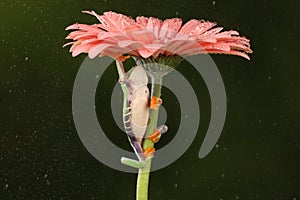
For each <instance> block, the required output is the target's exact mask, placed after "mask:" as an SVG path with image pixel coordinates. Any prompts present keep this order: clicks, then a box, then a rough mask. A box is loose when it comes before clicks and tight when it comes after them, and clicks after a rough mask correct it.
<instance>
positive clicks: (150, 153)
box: [143, 147, 155, 161]
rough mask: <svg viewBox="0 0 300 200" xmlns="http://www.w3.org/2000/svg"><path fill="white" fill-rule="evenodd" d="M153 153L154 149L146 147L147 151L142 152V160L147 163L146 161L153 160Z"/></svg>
mask: <svg viewBox="0 0 300 200" xmlns="http://www.w3.org/2000/svg"><path fill="white" fill-rule="evenodd" d="M154 152H155V148H153V147H148V149H146V150H145V151H144V152H143V156H144V160H145V161H147V160H149V159H151V158H153V157H154Z"/></svg>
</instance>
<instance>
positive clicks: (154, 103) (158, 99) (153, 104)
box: [150, 96, 162, 110]
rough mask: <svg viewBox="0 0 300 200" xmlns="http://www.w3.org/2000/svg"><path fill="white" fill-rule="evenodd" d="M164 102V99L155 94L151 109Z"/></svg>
mask: <svg viewBox="0 0 300 200" xmlns="http://www.w3.org/2000/svg"><path fill="white" fill-rule="evenodd" d="M161 104H162V99H161V98H158V97H157V96H153V97H152V98H151V101H150V109H155V110H157V109H158V106H160V105H161Z"/></svg>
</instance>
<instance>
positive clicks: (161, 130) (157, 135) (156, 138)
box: [148, 125, 168, 143]
mask: <svg viewBox="0 0 300 200" xmlns="http://www.w3.org/2000/svg"><path fill="white" fill-rule="evenodd" d="M167 131H168V127H167V126H166V125H161V126H159V127H158V128H157V129H155V131H154V133H153V134H151V135H150V136H149V137H148V139H149V140H151V141H152V142H153V143H157V142H158V141H159V139H160V137H161V135H162V134H163V133H165V132H167Z"/></svg>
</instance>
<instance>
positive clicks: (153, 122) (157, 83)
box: [136, 75, 162, 200]
mask: <svg viewBox="0 0 300 200" xmlns="http://www.w3.org/2000/svg"><path fill="white" fill-rule="evenodd" d="M151 81H152V90H151V97H153V96H157V97H160V95H161V82H162V76H160V75H156V76H151ZM149 117H150V122H149V124H148V126H147V130H146V134H145V135H146V138H145V141H144V143H143V149H144V150H146V149H147V148H149V147H154V143H153V142H152V141H151V140H149V139H148V138H147V137H148V136H149V135H151V134H152V133H154V131H155V128H156V127H157V120H158V109H157V110H154V109H150V116H149ZM151 160H152V159H149V160H147V161H146V163H145V166H144V167H143V168H141V169H140V170H139V173H138V178H137V185H136V200H148V185H149V176H150V170H151Z"/></svg>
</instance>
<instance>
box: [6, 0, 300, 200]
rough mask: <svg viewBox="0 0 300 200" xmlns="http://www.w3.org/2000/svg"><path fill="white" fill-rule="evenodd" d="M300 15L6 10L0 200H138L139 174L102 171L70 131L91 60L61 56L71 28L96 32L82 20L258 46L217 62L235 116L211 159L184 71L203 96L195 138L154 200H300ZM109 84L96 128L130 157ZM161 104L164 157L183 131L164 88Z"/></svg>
mask: <svg viewBox="0 0 300 200" xmlns="http://www.w3.org/2000/svg"><path fill="white" fill-rule="evenodd" d="M299 6H300V3H299V1H271V0H263V1H258V0H256V1H244V0H243V1H235V0H227V1H219V0H216V1H210V0H209V1H202V0H199V1H192V0H187V1H183V0H181V1H179V0H172V1H171V0H165V1H158V0H149V1H137V0H127V1H117V0H105V1H103V0H97V1H90V0H83V1H75V0H67V1H56V0H53V1H45V0H41V1H33V0H30V1H11V0H8V1H3V0H2V1H1V2H0V22H1V23H0V45H1V46H0V47H1V48H0V113H1V114H0V199H1V200H2V199H3V200H13V199H14V200H19V199H55V200H56V199H60V200H63V199H105V200H106V199H108V200H110V199H135V184H136V174H127V173H123V172H119V171H116V170H114V169H111V168H109V167H107V166H105V165H103V164H102V163H100V162H99V161H98V160H96V159H95V158H94V157H93V156H92V155H91V154H89V152H88V151H87V150H86V149H85V147H84V146H83V144H82V143H81V141H80V139H79V137H78V134H77V132H76V129H75V126H74V122H73V117H72V107H71V106H72V89H73V83H74V80H75V77H76V73H77V71H78V69H79V67H80V64H81V63H82V61H83V60H84V59H85V57H86V55H80V56H78V57H76V58H72V57H71V55H70V54H69V52H68V48H64V49H63V48H62V45H63V44H64V43H65V42H66V41H65V39H64V38H65V37H66V35H67V32H66V31H65V30H64V29H65V27H66V26H68V25H70V24H73V23H74V22H80V23H87V24H92V23H96V22H97V20H96V19H95V18H94V17H92V16H89V15H86V14H82V13H81V11H82V10H95V11H96V12H97V13H99V14H102V13H103V12H105V11H110V10H111V11H115V12H119V13H123V14H125V15H130V16H132V17H136V16H138V15H144V16H154V17H158V18H161V19H165V18H172V17H179V18H182V19H183V20H184V22H186V21H188V20H189V19H192V18H196V19H206V20H209V21H215V22H217V23H218V25H219V26H223V27H224V28H225V30H230V29H234V30H238V31H239V32H240V34H241V35H244V36H246V37H248V38H250V39H251V45H252V46H251V47H252V49H253V51H254V54H252V55H250V57H251V61H247V60H245V59H242V58H239V57H234V56H226V55H212V58H213V60H214V61H215V63H216V64H217V66H218V68H219V70H220V73H221V75H222V77H223V81H224V84H225V87H226V93H227V101H228V112H227V118H226V122H225V127H224V130H223V132H222V135H221V137H220V139H219V141H218V144H217V145H216V146H215V148H214V149H213V151H212V152H211V153H210V154H209V155H208V156H207V157H205V158H204V159H199V158H198V151H199V148H200V146H201V144H202V141H203V138H204V136H205V133H206V130H207V127H208V124H209V119H210V108H209V107H210V99H209V95H208V91H207V88H206V85H205V83H204V82H203V80H202V79H201V77H199V75H197V74H196V73H194V71H193V69H192V67H191V66H189V65H188V64H187V63H186V62H182V63H181V64H180V65H179V66H178V71H180V72H181V73H182V74H184V75H185V77H186V78H187V79H188V80H189V81H190V83H191V85H192V86H193V88H194V89H195V91H196V93H197V95H198V99H199V101H200V109H201V122H200V129H199V131H198V135H197V138H196V139H195V141H194V142H193V144H192V146H191V147H190V148H189V149H188V151H187V152H185V154H184V155H183V156H182V157H181V158H180V159H178V160H177V161H175V162H174V163H172V164H171V165H170V166H168V167H166V168H164V169H162V170H159V171H156V172H153V173H152V174H151V179H150V190H149V196H150V198H149V199H152V200H154V199H168V200H182V199H197V200H198V199H200V200H201V199H205V200H232V199H236V200H237V199H242V200H254V199H255V200H258V199H261V200H271V199H272V200H275V199H276V200H296V199H300V162H299V153H300V146H299V145H300V144H299V142H300V135H299V131H300V126H299V122H298V120H299V109H300V106H299V102H300V101H299V100H300V87H299V76H300V69H299V53H300V49H299V39H298V37H296V36H299V33H300V32H299V23H298V22H299V20H300V18H299V13H298V9H299ZM129 63H130V61H129ZM105 74H106V75H105V76H104V77H103V78H102V79H101V80H100V83H99V87H98V90H97V98H96V110H97V114H98V118H99V123H100V124H101V125H103V127H104V128H103V129H104V130H105V132H106V133H107V136H108V137H109V138H110V139H111V140H112V142H114V143H115V144H117V145H118V146H120V147H122V148H124V149H128V150H130V146H129V144H128V140H127V138H126V136H125V135H124V133H122V132H121V130H120V129H118V127H117V126H116V124H115V122H114V121H113V118H112V116H111V113H110V110H109V109H108V108H109V106H110V92H111V90H112V86H113V85H114V84H116V82H117V72H116V69H115V68H114V67H111V68H108V69H107V70H106V72H105ZM162 98H163V99H164V106H165V108H166V110H167V112H168V116H172V117H168V119H167V124H168V125H169V127H170V130H169V132H168V133H167V134H166V135H165V136H164V137H163V138H162V140H161V142H160V143H159V144H158V148H160V147H162V146H163V145H165V144H167V143H168V142H169V141H170V140H171V139H172V138H173V137H174V135H172V133H176V129H177V128H178V124H179V123H180V121H179V120H178V118H179V117H180V111H179V108H178V102H177V100H176V98H175V96H174V95H173V94H172V92H170V91H168V90H167V89H166V88H164V89H163V97H162ZM187 134H188V133H187Z"/></svg>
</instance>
